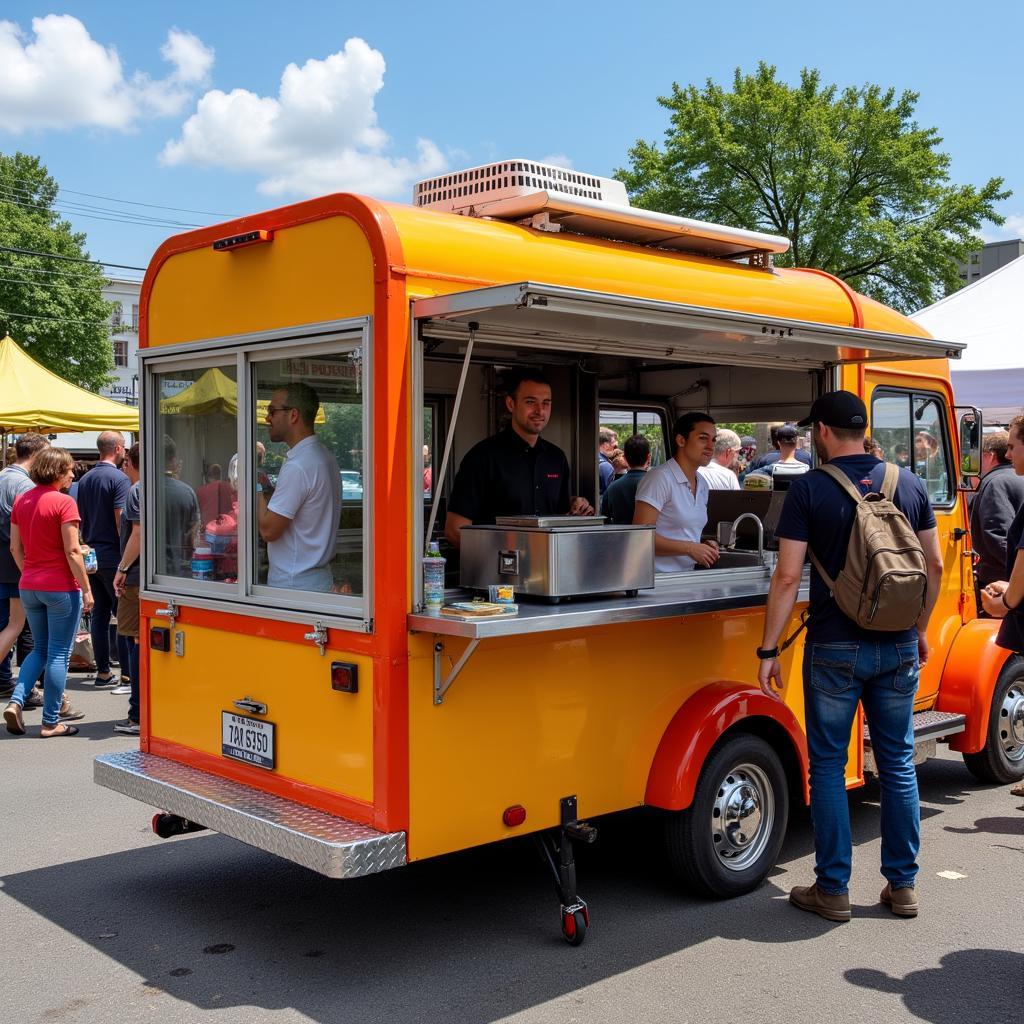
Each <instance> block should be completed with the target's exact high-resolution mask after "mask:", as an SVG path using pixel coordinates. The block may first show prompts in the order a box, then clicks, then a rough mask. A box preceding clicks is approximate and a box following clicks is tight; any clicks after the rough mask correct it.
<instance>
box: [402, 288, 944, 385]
mask: <svg viewBox="0 0 1024 1024" xmlns="http://www.w3.org/2000/svg"><path fill="white" fill-rule="evenodd" d="M412 305H413V316H414V318H415V319H416V321H417V322H418V325H419V330H420V332H421V335H422V336H423V337H424V338H436V339H440V340H453V341H458V340H464V339H465V338H466V337H467V336H468V334H469V332H470V330H471V325H473V327H474V328H475V332H476V340H477V341H478V342H498V343H502V344H513V345H517V346H524V347H533V348H541V347H543V348H558V349H563V350H566V351H572V352H589V353H607V354H610V355H622V356H642V357H645V358H649V359H670V360H684V361H688V362H689V361H696V362H716V363H733V364H740V365H748V366H749V365H764V366H773V367H779V368H782V367H789V368H792V369H810V368H822V367H826V366H835V365H838V364H842V363H874V362H883V361H886V360H897V359H899V360H902V359H945V358H950V359H959V357H960V352H961V350H962V349H963V348H964V345H962V344H960V343H959V342H949V341H935V340H933V339H931V338H917V337H912V336H907V335H902V334H885V333H881V332H877V331H869V330H864V329H862V328H854V327H839V326H836V325H834V324H819V323H809V322H807V321H804V320H787V319H783V318H777V317H767V316H761V315H759V314H756V313H741V312H733V311H729V310H720V309H708V308H705V307H702V306H690V305H686V304H684V303H677V302H659V301H656V300H652V299H641V298H634V297H631V296H624V295H614V294H605V293H602V292H593V291H586V290H584V289H579V288H565V287H561V286H557V285H548V284H537V283H535V282H532V281H522V282H519V283H518V284H509V285H497V286H494V287H490V288H477V289H473V290H470V291H462V292H455V293H453V294H451V295H437V296H433V297H431V298H425V299H417V300H415V301H414V302H413V304H412Z"/></svg>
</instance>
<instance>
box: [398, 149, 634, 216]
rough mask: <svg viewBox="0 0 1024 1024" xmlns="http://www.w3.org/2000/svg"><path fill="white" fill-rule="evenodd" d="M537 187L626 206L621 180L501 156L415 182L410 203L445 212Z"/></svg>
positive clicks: (529, 192) (523, 193)
mask: <svg viewBox="0 0 1024 1024" xmlns="http://www.w3.org/2000/svg"><path fill="white" fill-rule="evenodd" d="M541 191H544V192H552V193H555V194H558V195H566V196H576V197H582V198H584V199H594V200H597V201H598V202H606V203H617V204H619V205H620V206H629V196H628V195H627V194H626V186H625V185H623V184H622V182H621V181H616V180H615V179H614V178H599V177H598V176H597V175H596V174H582V173H581V172H580V171H573V170H570V169H569V168H567V167H556V166H555V165H554V164H541V163H537V162H536V161H535V160H505V161H502V162H501V163H496V164H484V165H483V166H481V167H470V168H468V169H467V170H464V171H455V172H453V173H452V174H442V175H440V176H439V177H436V178H428V179H427V180H426V181H421V182H419V183H418V184H417V185H416V187H415V190H414V194H413V205H414V206H427V207H429V208H430V209H432V210H447V211H448V212H449V213H471V212H472V211H473V209H474V208H475V207H477V206H479V205H480V204H481V202H487V203H492V202H495V201H496V200H499V199H512V198H515V197H519V196H529V195H535V194H536V193H537V192H541Z"/></svg>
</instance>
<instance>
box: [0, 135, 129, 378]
mask: <svg viewBox="0 0 1024 1024" xmlns="http://www.w3.org/2000/svg"><path fill="white" fill-rule="evenodd" d="M57 191H58V185H57V183H56V181H54V179H53V178H51V177H50V175H49V174H48V173H47V171H46V168H45V167H44V166H43V165H42V164H41V163H40V162H39V159H38V158H37V157H33V156H28V155H26V154H24V153H15V154H14V156H7V155H5V154H3V153H0V335H2V334H3V333H4V332H5V331H6V332H7V333H9V334H10V335H11V337H13V338H15V339H16V340H17V341H19V342H21V343H22V344H24V345H25V347H26V350H27V351H28V353H29V354H30V355H31V356H32V358H33V359H36V360H37V361H38V362H40V363H42V364H43V366H46V367H47V368H49V369H50V370H53V372H54V373H57V374H59V375H60V376H61V377H63V378H65V380H70V381H72V382H73V383H75V384H79V385H81V386H82V387H85V388H89V389H90V390H93V391H95V390H98V389H99V388H101V387H102V386H103V385H105V384H107V383H109V381H110V380H111V376H110V371H111V370H112V369H113V366H114V360H113V351H112V346H111V344H110V325H109V320H110V315H111V313H112V312H113V309H114V305H113V303H110V302H106V301H104V299H103V296H102V293H101V289H102V288H103V286H104V284H105V278H104V276H103V271H102V269H101V268H100V267H98V266H96V265H95V264H90V263H75V262H69V261H67V260H54V259H47V258H46V257H44V256H31V255H26V254H25V253H20V252H10V251H7V250H8V249H30V250H32V251H33V252H40V253H55V254H57V255H59V256H72V257H75V258H79V259H88V255H89V254H88V252H87V251H86V249H85V235H84V234H82V233H80V232H76V231H73V230H72V227H71V224H70V223H68V221H66V220H64V219H63V218H62V217H61V216H60V214H58V213H57V212H56V211H55V210H54V209H53V204H54V201H55V200H56V198H57Z"/></svg>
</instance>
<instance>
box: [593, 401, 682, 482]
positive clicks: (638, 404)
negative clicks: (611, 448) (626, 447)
mask: <svg viewBox="0 0 1024 1024" xmlns="http://www.w3.org/2000/svg"><path fill="white" fill-rule="evenodd" d="M605 411H608V412H628V413H631V414H632V416H633V419H634V420H635V419H636V416H637V413H641V412H651V413H656V414H657V415H658V419H659V420H660V422H661V443H662V448H663V450H664V455H665V459H664V461H665V462H668V460H669V459H671V458H672V454H673V453H672V438H671V437H670V434H671V433H672V423H673V422H674V421H673V419H672V410H671V409H670V408H669V406H667V405H665V404H664V403H663V402H657V401H652V400H650V399H643V398H638V399H633V398H622V397H621V396H613V397H609V396H608V395H603V394H601V393H600V392H598V396H597V427H598V430H600V429H601V419H602V417H603V414H604V413H605ZM625 440H626V438H624V437H620V438H619V447H620V448H621V447H622V442H623V441H625ZM652 454H653V453H652ZM656 465H661V463H656V462H654V461H653V459H652V460H651V468H652V469H653V468H654V467H655V466H656Z"/></svg>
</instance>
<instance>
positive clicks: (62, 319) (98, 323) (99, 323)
mask: <svg viewBox="0 0 1024 1024" xmlns="http://www.w3.org/2000/svg"><path fill="white" fill-rule="evenodd" d="M0 316H16V317H17V318H18V319H19V320H54V321H56V322H57V323H61V324H88V325H89V326H90V327H109V326H110V323H109V321H107V320H72V319H71V318H70V317H66V316H41V315H38V314H35V313H12V312H11V311H10V310H7V309H0Z"/></svg>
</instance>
